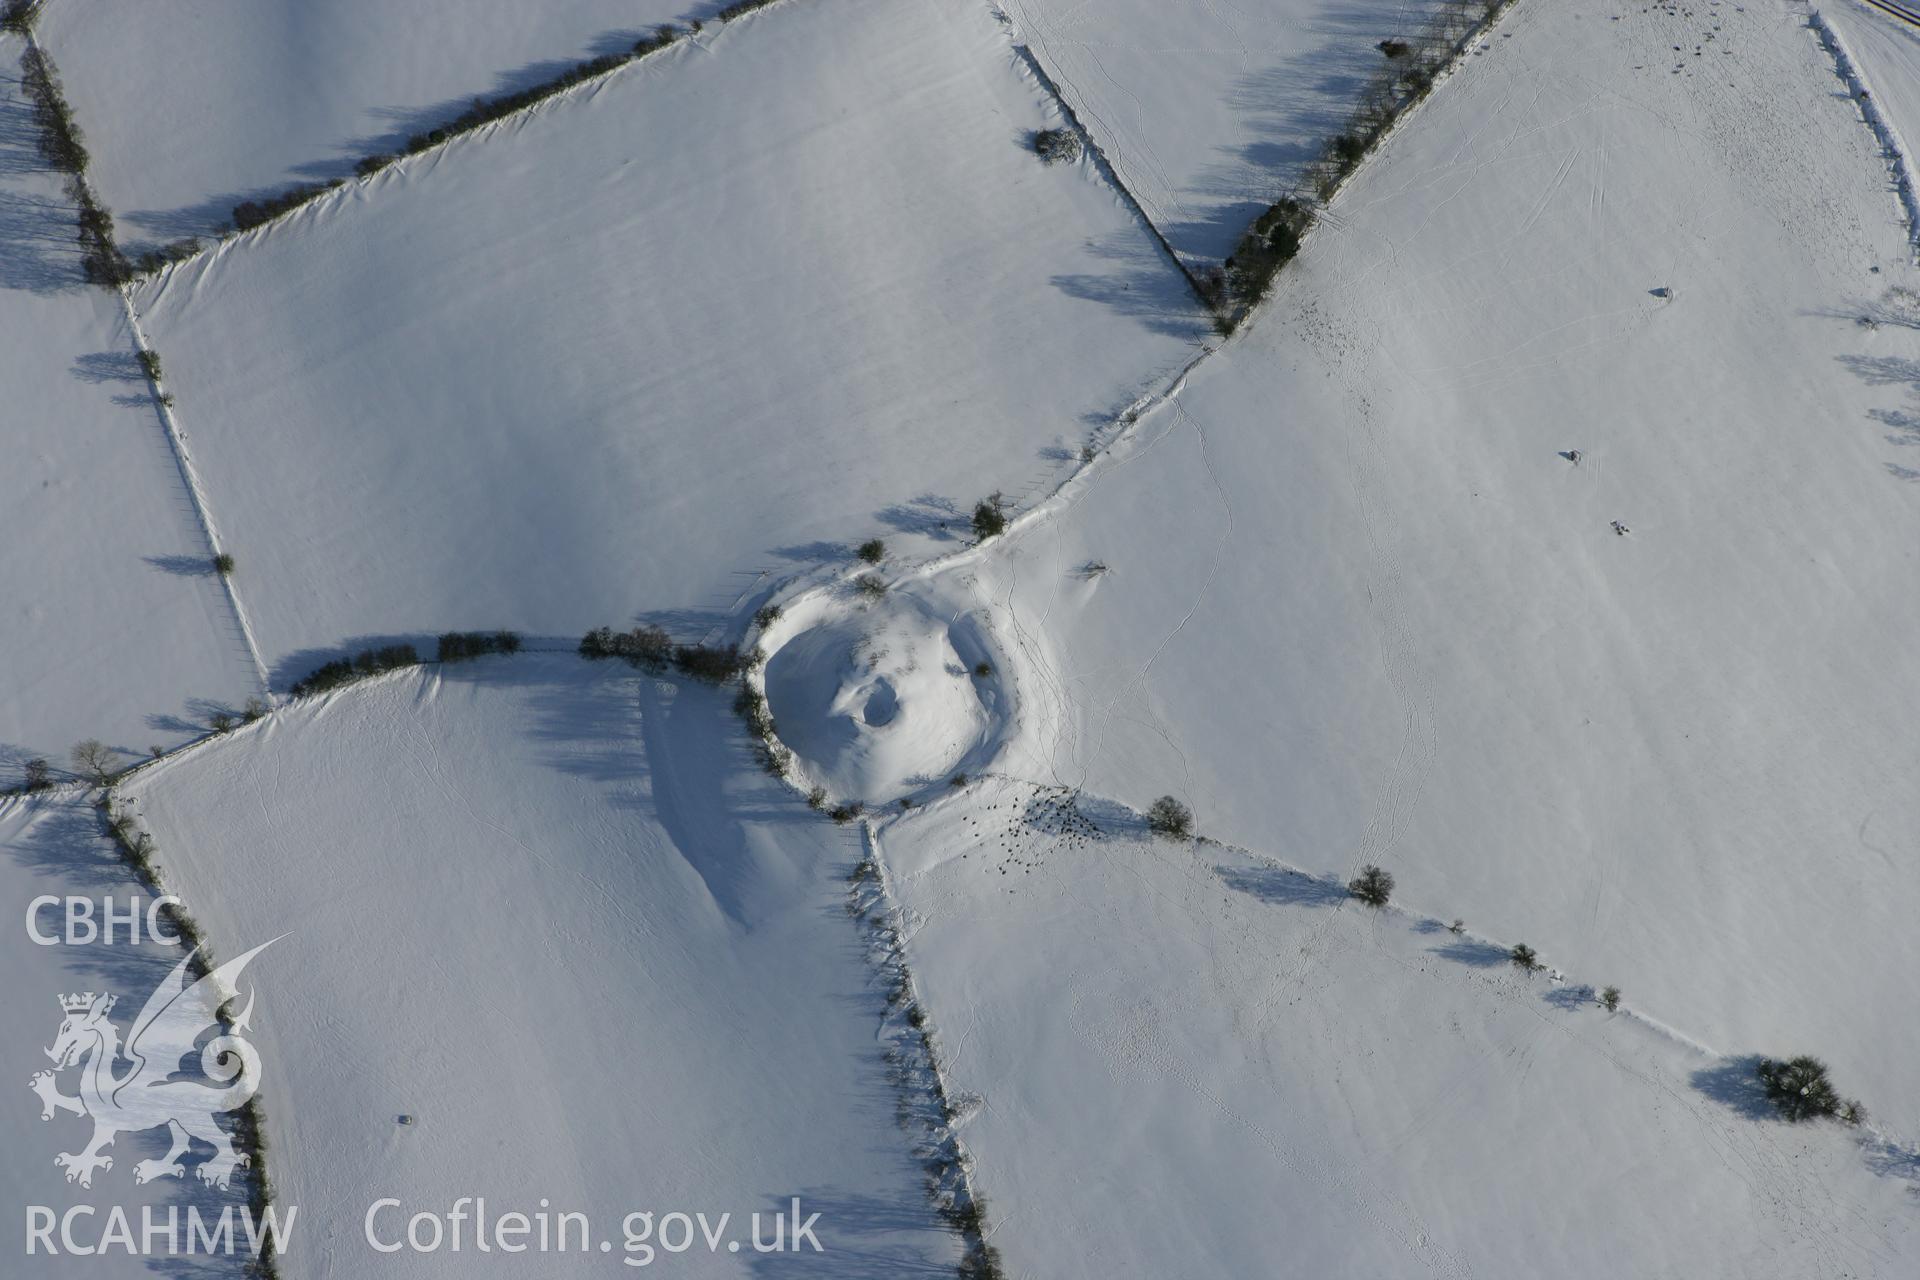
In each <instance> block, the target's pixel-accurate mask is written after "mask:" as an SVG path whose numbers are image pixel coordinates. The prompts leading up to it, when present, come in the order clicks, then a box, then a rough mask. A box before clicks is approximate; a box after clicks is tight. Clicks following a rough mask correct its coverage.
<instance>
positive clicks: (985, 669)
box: [973, 658, 993, 680]
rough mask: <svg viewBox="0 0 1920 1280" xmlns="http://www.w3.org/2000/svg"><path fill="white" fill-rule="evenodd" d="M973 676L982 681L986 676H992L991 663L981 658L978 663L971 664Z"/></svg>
mask: <svg viewBox="0 0 1920 1280" xmlns="http://www.w3.org/2000/svg"><path fill="white" fill-rule="evenodd" d="M973 674H975V675H976V676H979V677H980V678H981V679H982V680H985V679H986V678H987V677H988V676H990V675H992V674H993V664H992V663H991V662H988V661H987V660H986V659H985V658H982V659H981V660H980V661H978V662H976V663H974V664H973Z"/></svg>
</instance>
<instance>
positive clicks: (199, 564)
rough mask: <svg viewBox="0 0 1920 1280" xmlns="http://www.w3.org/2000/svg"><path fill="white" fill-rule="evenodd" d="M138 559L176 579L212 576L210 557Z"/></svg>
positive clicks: (143, 557) (211, 560)
mask: <svg viewBox="0 0 1920 1280" xmlns="http://www.w3.org/2000/svg"><path fill="white" fill-rule="evenodd" d="M140 558H141V559H142V560H144V561H146V562H147V563H148V564H150V565H152V566H153V567H154V568H156V569H158V570H159V571H160V572H162V573H170V574H173V575H174V576H175V577H177V578H210V577H212V576H213V559H212V557H210V556H141V557H140Z"/></svg>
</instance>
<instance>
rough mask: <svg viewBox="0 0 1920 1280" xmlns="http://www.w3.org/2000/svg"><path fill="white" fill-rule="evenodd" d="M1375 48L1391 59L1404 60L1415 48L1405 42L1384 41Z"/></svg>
mask: <svg viewBox="0 0 1920 1280" xmlns="http://www.w3.org/2000/svg"><path fill="white" fill-rule="evenodd" d="M1373 47H1374V48H1376V49H1378V50H1379V51H1380V52H1382V53H1384V54H1386V55H1387V56H1388V57H1389V58H1404V57H1406V56H1407V55H1408V54H1409V53H1412V52H1413V46H1412V45H1410V44H1408V43H1407V42H1406V41H1405V40H1382V41H1381V42H1380V43H1379V44H1377V45H1375V46H1373Z"/></svg>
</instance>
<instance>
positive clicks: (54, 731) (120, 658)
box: [0, 36, 260, 785]
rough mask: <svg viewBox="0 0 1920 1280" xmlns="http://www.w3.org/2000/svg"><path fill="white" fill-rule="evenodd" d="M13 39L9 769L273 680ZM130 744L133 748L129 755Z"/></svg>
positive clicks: (2, 311)
mask: <svg viewBox="0 0 1920 1280" xmlns="http://www.w3.org/2000/svg"><path fill="white" fill-rule="evenodd" d="M22 48H23V46H22V44H21V42H20V41H19V40H18V39H17V38H16V37H13V36H0V389H3V392H4V404H3V405H0V423H4V424H5V435H6V447H5V453H4V457H3V458H0V534H3V535H4V541H5V551H4V554H0V661H4V665H5V667H6V671H7V678H6V679H5V680H0V778H4V780H5V781H4V784H3V785H11V784H12V783H13V782H14V781H15V780H16V775H17V771H18V768H19V765H20V762H21V760H22V759H24V758H27V757H30V756H36V755H37V756H43V757H47V758H49V759H50V760H52V761H53V762H54V763H55V764H56V765H64V764H65V756H66V752H67V749H68V748H69V747H71V746H72V745H73V744H74V743H75V742H76V741H78V740H80V739H82V738H99V739H101V740H103V741H105V742H107V743H109V744H111V745H113V746H115V747H118V748H121V749H123V750H125V751H127V752H131V753H133V754H135V755H140V756H144V755H145V754H146V753H147V750H148V748H149V747H150V746H154V745H159V746H163V747H171V746H176V745H178V744H179V743H180V742H182V741H183V740H185V739H186V738H189V737H192V736H194V735H195V734H198V733H200V732H202V731H203V729H202V726H203V725H204V723H205V717H206V711H207V709H208V708H209V707H214V706H226V707H238V706H239V705H240V704H242V703H243V702H245V700H246V698H247V696H248V695H249V694H254V693H258V692H260V685H259V682H258V680H257V678H256V677H255V675H254V671H253V666H252V663H251V661H250V659H249V658H248V655H247V650H246V645H245V641H244V639H243V638H242V636H241V635H240V632H239V628H238V624H237V623H236V621H235V618H234V613H233V610H232V607H231V606H230V605H229V603H228V601H227V597H226V594H225V592H224V591H223V590H222V589H221V585H220V580H219V579H218V578H217V577H215V576H214V574H213V572H212V555H213V550H212V548H211V546H210V545H209V544H208V542H207V535H206V533H205V531H204V529H203V528H202V527H201V525H200V524H199V522H198V520H197V519H196V518H195V515H194V510H193V506H192V503H191V502H190V500H189V497H188V494H187V490H186V487H185V484H184V483H183V481H182V480H181V476H180V469H179V467H178V465H177V464H176V463H175V461H174V457H173V453H172V451H171V449H170V448H169V446H168V444H167V436H166V431H165V429H164V427H163V426H162V424H161V421H160V416H159V410H158V406H157V405H156V404H155V403H154V400H153V397H152V395H151V394H150V393H149V391H148V388H147V381H146V379H145V377H143V376H142V374H141V372H140V366H139V364H138V363H137V362H136V361H135V359H134V354H133V345H132V342H131V339H130V336H129V330H128V326H127V317H126V311H125V309H124V308H123V307H122V306H121V303H120V300H119V299H118V298H116V297H114V296H113V295H112V294H108V293H103V292H101V291H99V290H97V289H88V288H86V287H85V286H84V285H82V284H81V282H80V279H79V249H78V246H77V245H75V243H74V240H73V216H74V215H73V206H72V205H71V204H70V203H69V202H68V201H67V199H66V197H65V195H64V193H63V191H62V189H61V185H60V183H59V182H58V181H57V180H56V178H55V177H54V175H52V174H49V173H47V172H46V171H45V170H44V169H43V168H41V167H40V163H39V158H38V155H37V154H36V152H35V143H34V132H33V129H32V126H31V123H30V120H29V116H28V106H27V104H26V102H25V101H24V100H23V99H22V97H21V95H20V75H19V65H18V64H19V56H20V53H21V50H22ZM126 760H127V758H126V757H124V756H123V757H122V762H123V763H125V762H126Z"/></svg>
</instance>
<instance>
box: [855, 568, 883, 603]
mask: <svg viewBox="0 0 1920 1280" xmlns="http://www.w3.org/2000/svg"><path fill="white" fill-rule="evenodd" d="M853 586H854V590H856V591H858V592H859V593H860V594H861V595H863V596H867V597H869V598H871V599H876V600H877V599H879V598H880V597H881V596H883V595H885V594H887V584H886V583H885V582H883V581H881V580H880V579H879V578H878V577H876V576H875V575H873V574H871V573H863V574H861V575H860V576H859V577H858V578H856V579H855V580H854V583H853Z"/></svg>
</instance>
